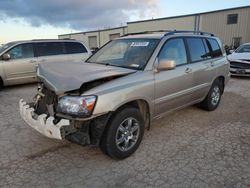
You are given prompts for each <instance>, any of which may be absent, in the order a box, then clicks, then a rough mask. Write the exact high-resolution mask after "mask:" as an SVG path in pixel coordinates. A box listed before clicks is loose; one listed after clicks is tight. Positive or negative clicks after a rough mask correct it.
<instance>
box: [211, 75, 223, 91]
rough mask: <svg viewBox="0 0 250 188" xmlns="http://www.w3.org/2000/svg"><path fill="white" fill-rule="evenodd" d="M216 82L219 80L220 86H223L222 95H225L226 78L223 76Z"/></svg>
mask: <svg viewBox="0 0 250 188" xmlns="http://www.w3.org/2000/svg"><path fill="white" fill-rule="evenodd" d="M215 80H219V82H220V85H221V94H223V93H224V88H225V77H224V76H222V75H221V76H218V77H217V78H216V79H215ZM215 80H214V81H215Z"/></svg>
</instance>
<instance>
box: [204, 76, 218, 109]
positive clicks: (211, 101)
mask: <svg viewBox="0 0 250 188" xmlns="http://www.w3.org/2000/svg"><path fill="white" fill-rule="evenodd" d="M222 87H223V85H222V84H221V82H220V80H218V79H217V80H215V81H214V83H213V84H212V86H211V88H210V90H209V92H208V94H207V96H206V98H205V99H204V100H203V101H202V102H201V103H200V106H201V107H202V108H203V109H205V110H208V111H213V110H215V109H216V108H217V107H218V106H219V103H220V100H221V94H222V91H223V88H222Z"/></svg>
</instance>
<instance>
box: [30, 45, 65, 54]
mask: <svg viewBox="0 0 250 188" xmlns="http://www.w3.org/2000/svg"><path fill="white" fill-rule="evenodd" d="M35 45H36V53H37V56H50V55H61V54H64V50H63V43H62V42H39V43H35Z"/></svg>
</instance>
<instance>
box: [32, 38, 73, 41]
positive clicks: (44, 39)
mask: <svg viewBox="0 0 250 188" xmlns="http://www.w3.org/2000/svg"><path fill="white" fill-rule="evenodd" d="M51 40H75V39H71V38H63V39H32V40H31V41H51Z"/></svg>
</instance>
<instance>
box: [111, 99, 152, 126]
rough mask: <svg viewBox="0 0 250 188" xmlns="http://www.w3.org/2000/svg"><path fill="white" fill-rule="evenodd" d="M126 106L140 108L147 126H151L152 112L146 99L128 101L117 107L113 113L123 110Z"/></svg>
mask: <svg viewBox="0 0 250 188" xmlns="http://www.w3.org/2000/svg"><path fill="white" fill-rule="evenodd" d="M126 107H135V108H137V109H139V110H140V112H141V114H142V117H143V119H144V122H145V127H146V128H147V129H149V128H150V119H151V112H150V106H149V103H148V102H147V101H146V100H144V99H135V100H132V101H129V102H126V103H124V104H122V105H120V106H119V107H117V108H116V110H115V111H114V113H113V114H116V113H117V112H119V111H120V110H122V109H124V108H126ZM111 118H112V116H111Z"/></svg>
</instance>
